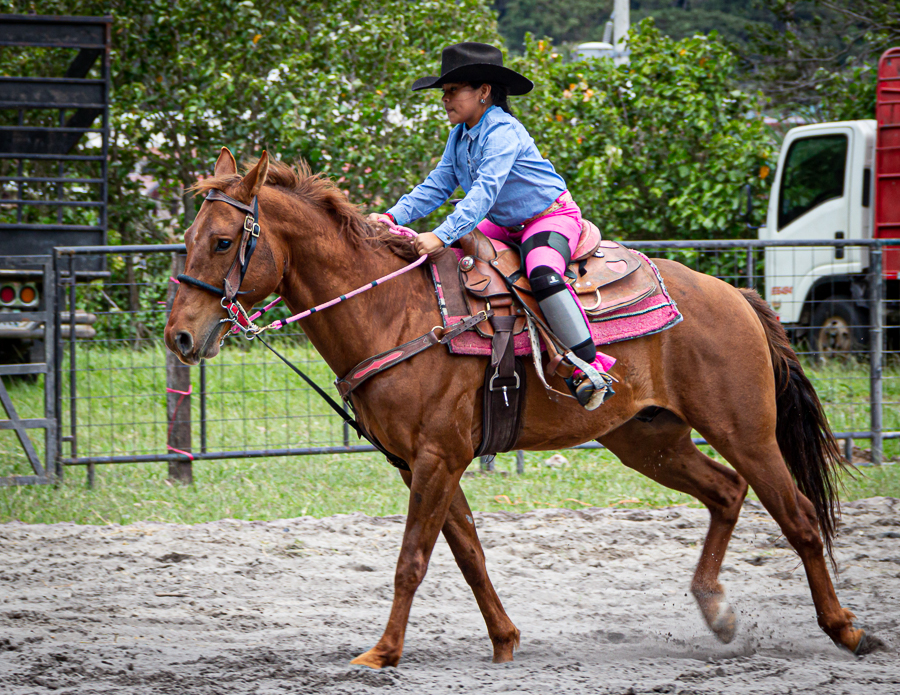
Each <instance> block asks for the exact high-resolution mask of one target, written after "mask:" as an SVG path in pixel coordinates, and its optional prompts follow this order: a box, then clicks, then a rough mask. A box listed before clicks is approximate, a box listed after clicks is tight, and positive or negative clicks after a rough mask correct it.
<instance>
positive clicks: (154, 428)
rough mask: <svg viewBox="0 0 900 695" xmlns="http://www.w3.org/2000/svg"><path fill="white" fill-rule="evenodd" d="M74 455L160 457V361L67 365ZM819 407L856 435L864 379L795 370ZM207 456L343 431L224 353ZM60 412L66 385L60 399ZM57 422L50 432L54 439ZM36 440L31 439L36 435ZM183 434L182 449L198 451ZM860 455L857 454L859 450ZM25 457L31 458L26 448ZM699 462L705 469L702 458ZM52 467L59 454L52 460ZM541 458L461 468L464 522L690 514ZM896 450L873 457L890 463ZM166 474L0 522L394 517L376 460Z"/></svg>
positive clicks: (307, 354)
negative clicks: (496, 515) (189, 482)
mask: <svg viewBox="0 0 900 695" xmlns="http://www.w3.org/2000/svg"><path fill="white" fill-rule="evenodd" d="M280 349H283V350H285V351H286V352H287V353H288V356H289V358H290V359H291V360H292V361H297V362H298V363H299V364H300V365H301V368H303V369H304V370H308V371H309V373H310V374H311V375H312V376H313V377H314V378H315V379H316V380H317V381H318V382H319V383H320V384H322V385H326V384H328V383H330V382H331V381H332V380H333V378H334V377H333V375H332V374H331V373H330V371H329V370H328V369H327V367H326V366H325V365H324V364H323V363H322V362H321V361H319V360H318V356H317V355H316V354H315V352H314V351H312V350H311V349H310V348H309V347H308V346H304V345H302V344H298V343H296V342H293V343H291V342H285V343H283V344H282V345H281V346H280ZM76 366H77V369H78V386H77V399H76V404H77V414H76V417H77V421H78V454H79V455H80V456H85V455H120V454H130V453H133V454H145V453H158V452H162V451H165V443H166V433H167V427H168V425H167V422H166V415H165V398H166V397H165V355H164V352H163V350H162V348H161V347H160V346H151V347H145V348H143V349H141V350H139V351H136V350H129V349H125V348H123V347H121V346H114V347H110V346H107V345H105V344H98V345H94V346H92V347H86V348H83V349H82V350H80V351H79V353H78V355H77V363H76ZM193 372H194V374H193V389H194V393H195V395H194V397H193V398H192V411H193V412H192V414H193V417H194V419H195V432H196V431H197V430H199V425H198V424H197V421H198V420H199V398H198V397H197V395H196V394H197V393H198V391H199V375H198V373H197V372H198V370H196V369H195V370H193ZM807 373H808V374H809V376H810V378H811V380H812V381H813V383H814V385H815V386H816V389H817V391H818V393H819V395H820V397H821V398H822V400H823V401H824V402H825V403H826V409H827V411H828V414H829V419H830V421H831V423H832V426H833V427H834V429H835V430H836V431H859V430H866V429H868V421H869V410H868V404H867V399H868V392H869V375H868V369H867V368H866V367H865V366H864V365H859V364H856V363H844V364H830V365H827V366H825V367H820V368H816V369H811V368H808V369H807ZM898 377H900V369H898V368H897V367H889V368H887V369H885V380H884V387H883V388H884V394H885V402H886V405H885V408H884V421H885V428H886V429H893V430H900V409H898V408H897V403H898V402H900V378H898ZM5 383H6V384H7V387H8V388H9V390H10V394H11V397H12V400H13V402H14V403H15V404H16V406H17V408H18V409H19V413H20V415H21V416H22V417H40V416H41V415H42V405H41V404H42V389H41V383H40V382H27V381H21V380H17V381H8V380H7V381H6V382H5ZM207 393H208V396H207V399H208V409H207V415H208V418H207V430H208V449H209V450H210V451H217V450H235V449H241V450H242V449H263V448H297V447H309V446H324V445H339V444H341V443H342V442H343V428H342V426H341V424H340V421H339V419H338V418H337V417H335V416H333V415H331V414H330V411H329V410H328V407H327V405H325V404H324V403H323V402H321V401H320V400H319V399H318V397H317V396H315V394H314V393H313V392H312V391H311V390H310V389H308V388H305V385H301V383H300V382H299V380H298V379H297V377H295V376H294V375H293V374H292V373H291V372H290V371H289V370H288V369H287V368H286V367H284V366H283V365H281V364H280V363H279V362H277V361H276V359H275V358H274V357H273V356H271V355H270V354H268V353H267V352H266V351H264V350H263V348H262V347H261V346H253V347H252V348H251V349H249V350H247V349H244V348H238V347H229V348H227V349H225V350H223V354H222V355H221V356H220V357H219V358H217V359H216V360H215V361H214V362H213V363H211V364H210V365H209V367H208V369H207ZM63 396H64V398H66V399H67V401H66V403H67V405H68V404H69V403H71V401H70V400H68V399H69V397H70V396H71V394H70V392H69V387H68V384H66V386H65V388H64V390H63ZM68 417H69V415H68V409H66V421H65V422H64V432H68V426H69V423H68ZM38 432H39V431H33V434H37V433H38ZM198 443H199V442H198V436H197V435H196V434H195V439H194V446H195V448H196V447H197V446H198ZM859 444H867V442H859ZM38 448H41V447H40V446H39V447H38ZM705 450H706V451H707V453H709V454H710V455H711V456H714V457H715V452H713V451H712V450H711V449H709V448H708V447H706V448H705ZM65 453H68V451H66V452H65ZM552 453H553V452H526V454H525V474H524V475H517V474H516V473H515V456H514V455H513V454H502V455H500V456H499V457H498V459H497V464H496V467H497V472H495V473H494V474H490V475H484V474H479V473H477V469H478V464H477V463H475V464H473V466H472V467H471V468H470V471H476V474H475V475H472V476H470V477H466V478H465V479H464V482H463V488H464V489H465V491H466V494H467V495H468V497H469V500H470V503H471V505H472V507H473V509H476V510H481V511H498V510H505V511H514V512H518V511H527V510H531V509H540V508H548V507H554V508H555V507H568V508H573V509H579V508H584V507H588V506H610V505H617V506H627V507H639V506H650V507H659V506H669V505H680V504H691V505H696V504H697V503H696V501H695V500H693V498H690V497H688V496H686V495H682V494H680V493H677V492H674V491H671V490H668V489H666V488H663V487H661V486H659V485H657V484H655V483H653V482H652V481H651V480H649V479H647V478H645V477H643V476H641V475H639V474H637V473H635V472H633V471H631V470H629V469H627V468H625V467H624V466H622V465H621V464H620V463H619V462H618V460H617V459H615V457H613V456H612V455H611V454H610V453H609V452H606V451H596V450H594V451H564V452H560V453H561V454H562V455H563V456H564V457H565V458H566V459H567V461H568V462H567V463H566V464H564V465H563V466H562V467H560V468H550V467H547V466H546V465H545V464H544V461H545V460H546V459H547V458H548V457H549V456H550V455H551V454H552ZM898 453H900V447H898V442H897V441H896V440H894V441H889V442H887V443H886V454H887V455H888V456H889V457H896V456H897V455H898ZM0 461H2V467H0V475H11V474H28V473H30V469H29V467H28V465H27V462H26V461H25V459H24V457H23V455H22V453H21V450H20V448H19V446H18V442H17V441H16V440H15V438H14V434H13V433H12V432H9V431H6V432H0ZM166 470H167V469H166V464H164V463H162V464H156V463H154V464H116V465H106V466H98V467H97V476H96V483H95V486H94V488H93V489H90V490H89V489H87V488H86V486H85V484H84V479H85V476H84V470H83V469H82V468H79V467H67V469H66V480H65V481H64V482H63V483H62V484H61V485H58V486H55V487H18V488H0V522H2V521H10V520H20V521H23V522H27V523H53V522H60V521H71V522H75V523H82V524H104V523H131V522H134V521H139V520H151V521H167V522H177V523H199V522H204V521H211V520H214V519H221V518H229V517H230V518H236V519H277V518H290V517H296V516H303V515H311V516H316V517H321V516H328V515H331V514H338V513H346V512H351V511H361V512H364V513H366V514H371V515H386V514H402V513H405V511H406V499H407V490H406V488H405V486H404V485H403V484H402V482H401V480H400V478H399V476H398V475H397V474H396V472H395V471H394V469H393V468H392V467H391V466H390V465H389V464H387V463H386V462H385V461H384V459H383V458H382V457H381V456H380V455H376V454H355V455H315V456H294V457H285V458H265V459H248V460H239V461H214V462H199V461H198V462H195V463H194V478H195V484H194V485H193V486H191V487H182V486H179V485H172V484H170V483H168V482H167V481H166V474H167V473H166ZM845 485H846V487H845V489H844V492H843V494H842V498H843V499H845V500H850V499H858V498H863V497H871V496H876V495H887V496H893V497H900V466H884V467H878V468H876V467H868V468H864V469H861V470H860V474H859V475H858V476H857V478H856V479H852V478H849V477H848V478H847V479H846V480H845Z"/></svg>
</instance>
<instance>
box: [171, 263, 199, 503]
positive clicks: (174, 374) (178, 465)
mask: <svg viewBox="0 0 900 695" xmlns="http://www.w3.org/2000/svg"><path fill="white" fill-rule="evenodd" d="M183 272H184V256H183V255H181V254H180V253H176V254H174V257H173V259H172V277H177V276H178V275H180V274H181V273H183ZM176 289H178V286H177V285H176V284H175V283H174V282H170V283H169V291H168V296H167V301H166V312H167V313H168V312H171V311H172V302H173V301H174V299H175V290H176ZM166 387H167V388H169V389H172V391H167V392H166V421H167V422H168V425H167V427H168V428H169V429H168V432H169V438H168V442H167V443H168V445H169V448H170V451H171V449H178V450H179V451H185V452H188V453H190V451H191V397H190V395H184V394H186V393H188V392H189V391H190V390H191V368H190V367H189V366H187V365H186V364H182V363H181V362H180V361H179V359H178V358H177V357H175V355H174V354H172V352H171V351H168V350H167V351H166ZM173 392H174V393H173ZM179 402H180V404H179ZM176 409H177V412H176ZM169 480H172V481H174V482H179V483H183V484H185V485H189V484H191V483H193V482H194V471H193V465H192V463H191V460H190V459H187V458H182V459H179V460H176V461H169Z"/></svg>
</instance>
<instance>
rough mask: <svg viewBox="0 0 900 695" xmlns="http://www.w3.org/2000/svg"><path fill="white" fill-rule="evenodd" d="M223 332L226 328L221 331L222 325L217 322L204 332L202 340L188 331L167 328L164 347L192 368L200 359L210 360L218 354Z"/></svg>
mask: <svg viewBox="0 0 900 695" xmlns="http://www.w3.org/2000/svg"><path fill="white" fill-rule="evenodd" d="M225 330H227V328H225V329H223V327H222V324H221V323H220V322H217V323H215V324H213V325H212V326H211V327H210V328H209V330H208V331H206V335H205V336H204V337H203V338H197V337H195V334H194V333H192V332H191V331H189V330H184V329H180V330H178V329H176V328H174V327H172V326H169V327H167V328H166V332H165V338H166V347H168V348H169V350H171V351H172V352H173V353H174V354H175V356H176V357H177V358H178V359H179V360H181V362H183V363H184V364H187V365H192V366H193V365H196V364H199V363H200V360H201V359H207V360H208V359H212V358H213V357H215V356H216V355H218V354H219V344H220V341H221V338H222V335H223V334H224V332H225Z"/></svg>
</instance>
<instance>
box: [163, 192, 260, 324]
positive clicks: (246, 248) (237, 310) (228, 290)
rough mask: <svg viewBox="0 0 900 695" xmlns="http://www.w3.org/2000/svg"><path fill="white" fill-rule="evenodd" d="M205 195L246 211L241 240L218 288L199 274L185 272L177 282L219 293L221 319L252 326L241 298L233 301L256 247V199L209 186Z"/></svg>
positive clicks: (257, 236) (257, 210) (257, 232)
mask: <svg viewBox="0 0 900 695" xmlns="http://www.w3.org/2000/svg"><path fill="white" fill-rule="evenodd" d="M205 199H206V200H219V201H221V202H223V203H228V204H229V205H231V206H232V207H235V208H237V209H238V210H240V211H242V212H246V213H247V216H246V217H245V218H244V225H243V228H242V230H241V240H240V242H239V245H238V252H237V253H236V254H235V256H234V260H233V261H232V262H231V267H230V268H229V269H228V272H227V273H225V279H224V281H223V283H222V288H221V289H220V288H218V287H216V286H214V285H210V284H209V283H208V282H204V281H203V280H200V279H199V278H195V277H191V276H190V275H186V274H181V275H179V276H178V280H179V282H185V283H187V284H188V285H193V286H194V287H197V288H199V289H201V290H206V291H207V292H211V293H212V294H215V295H218V296H220V297H221V298H222V308H223V309H225V311H226V312H227V313H228V318H226V319H222V322H223V323H225V322H228V323H232V324H234V325H235V326H240V327H241V328H242V329H243V330H244V331H245V332H246V331H248V329H250V328H251V327H252V326H253V321H252V320H251V318H250V317H249V316H248V315H247V311H246V310H245V309H244V307H243V306H241V304H240V302H238V301H236V298H237V296H238V295H239V294H246V292H241V291H240V290H241V285H242V284H243V282H244V276H245V275H246V274H247V267H248V266H249V265H250V259H251V258H252V257H253V252H254V251H255V250H256V243H257V241H258V240H259V232H260V227H259V200H258V199H257V197H256V196H253V200H251V201H250V205H247V204H246V203H242V202H241V201H239V200H235V199H234V198H232V197H231V196H229V195H226V194H225V193H222V191H220V190H218V189H217V188H211V189H210V190H209V192H208V193H207V194H206V198H205Z"/></svg>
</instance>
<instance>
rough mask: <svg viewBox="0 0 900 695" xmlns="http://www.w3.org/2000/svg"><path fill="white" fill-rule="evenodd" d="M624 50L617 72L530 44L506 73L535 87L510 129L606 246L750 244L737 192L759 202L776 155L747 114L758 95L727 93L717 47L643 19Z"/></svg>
mask: <svg viewBox="0 0 900 695" xmlns="http://www.w3.org/2000/svg"><path fill="white" fill-rule="evenodd" d="M630 45H631V51H632V53H631V62H630V65H624V66H619V67H616V66H614V65H613V64H612V63H611V62H610V61H609V60H590V61H580V62H565V61H563V60H562V58H561V57H560V56H559V55H558V54H557V53H555V52H554V51H553V50H552V48H551V47H550V46H549V45H548V44H547V43H546V42H544V41H535V40H533V39H529V40H528V41H527V44H526V46H527V50H526V53H525V55H524V56H523V57H522V58H519V59H517V61H516V65H517V67H518V68H520V69H521V70H522V71H523V72H524V73H525V74H528V75H531V76H532V77H534V78H535V81H536V84H537V87H536V89H535V91H534V93H533V94H532V95H529V96H527V97H523V98H522V100H521V101H520V102H519V103H520V104H522V106H521V107H520V108H519V117H520V119H521V120H522V122H523V123H524V124H525V125H526V126H527V128H528V130H529V132H530V133H531V134H532V135H533V136H534V138H535V141H536V142H537V143H538V145H539V147H540V149H541V150H542V151H543V152H544V153H545V155H547V156H549V158H550V159H551V161H553V163H554V165H555V166H556V168H557V170H558V171H559V172H560V173H561V174H562V175H563V177H564V178H565V179H566V181H567V182H568V184H569V188H570V190H572V192H573V194H574V195H575V197H576V200H577V201H578V202H579V204H580V205H581V207H582V209H583V211H584V213H585V215H586V216H587V217H589V218H591V219H593V220H594V221H596V222H597V224H598V225H599V226H600V228H601V229H602V230H604V232H605V233H606V234H607V235H610V236H618V237H623V238H625V239H697V238H728V237H731V238H736V237H743V236H747V235H748V234H751V235H752V232H751V231H749V230H748V229H747V220H746V219H745V218H744V208H743V205H742V201H743V196H744V186H745V185H746V184H748V183H750V184H752V185H753V186H754V188H755V190H756V192H757V195H759V196H761V197H763V196H764V195H765V193H766V190H767V183H768V180H769V179H767V178H765V175H766V173H767V172H768V168H769V167H770V166H771V163H772V162H771V160H772V158H773V156H774V151H773V144H772V142H771V136H770V134H769V133H768V132H767V130H766V128H765V126H764V124H763V122H762V120H761V118H759V117H752V116H750V115H748V114H752V113H758V112H759V105H760V101H761V100H762V97H761V95H759V94H756V95H751V94H747V93H744V92H742V91H740V90H738V89H736V87H735V82H734V79H735V75H736V69H737V63H738V61H737V59H736V58H735V56H734V55H733V54H732V53H731V52H730V51H729V50H728V48H727V46H726V45H725V44H724V43H722V42H721V41H719V40H718V39H717V38H716V37H715V36H710V37H705V36H694V37H691V38H686V39H682V40H681V41H675V40H673V39H670V38H667V37H665V36H662V35H661V34H660V33H659V31H658V30H657V29H656V28H655V27H654V26H653V23H652V21H651V20H645V21H643V22H642V23H641V24H640V25H638V26H636V27H634V28H633V31H632V34H631V41H630ZM761 176H762V178H761ZM762 214H763V211H762V210H761V209H757V211H756V219H755V223H757V224H758V223H759V222H760V218H761V216H762Z"/></svg>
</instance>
